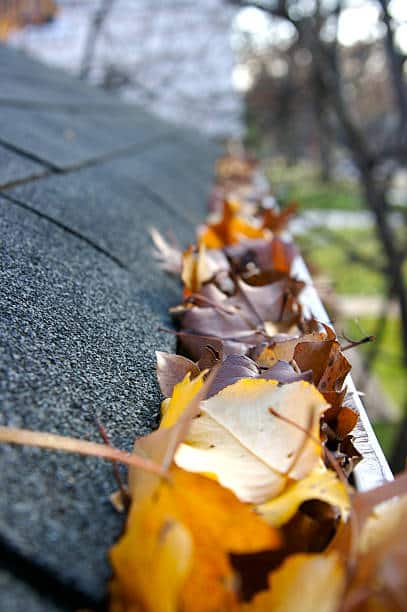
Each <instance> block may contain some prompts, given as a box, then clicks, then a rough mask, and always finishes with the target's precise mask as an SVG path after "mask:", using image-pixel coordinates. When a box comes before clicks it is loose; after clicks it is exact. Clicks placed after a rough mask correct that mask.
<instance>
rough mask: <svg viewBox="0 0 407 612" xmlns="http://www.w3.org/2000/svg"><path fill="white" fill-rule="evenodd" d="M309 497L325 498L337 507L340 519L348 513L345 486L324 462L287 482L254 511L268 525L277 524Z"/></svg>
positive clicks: (280, 523) (294, 511) (284, 520)
mask: <svg viewBox="0 0 407 612" xmlns="http://www.w3.org/2000/svg"><path fill="white" fill-rule="evenodd" d="M311 499H318V500H321V501H324V502H326V503H328V504H330V505H331V506H335V507H337V508H339V510H340V513H341V517H342V520H346V519H347V518H348V516H349V509H350V499H349V494H348V491H347V488H346V486H345V485H344V484H343V483H342V482H341V481H340V480H339V479H338V477H337V475H336V474H335V472H332V471H331V470H327V469H326V468H325V467H324V466H323V465H321V466H318V467H317V468H315V469H314V470H313V471H312V472H311V473H310V474H309V475H308V476H306V477H305V478H303V479H302V480H300V481H299V482H295V483H293V484H291V485H289V486H288V487H287V488H286V489H285V490H284V492H283V493H282V494H281V495H279V496H278V497H276V498H275V499H273V500H272V501H270V502H266V503H265V504H261V505H260V506H257V511H258V512H259V513H260V514H261V515H262V516H263V517H264V518H265V519H266V521H267V522H269V523H270V525H273V526H274V527H280V526H281V525H283V524H284V523H286V522H287V521H288V520H289V519H290V518H291V517H292V516H294V514H295V513H296V512H297V510H298V508H299V507H300V505H301V504H302V503H303V502H305V501H307V500H311Z"/></svg>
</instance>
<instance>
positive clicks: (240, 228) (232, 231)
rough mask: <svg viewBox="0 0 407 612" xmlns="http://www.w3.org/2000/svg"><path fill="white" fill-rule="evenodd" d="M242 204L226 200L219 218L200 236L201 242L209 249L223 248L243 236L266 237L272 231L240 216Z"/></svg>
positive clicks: (206, 227)
mask: <svg viewBox="0 0 407 612" xmlns="http://www.w3.org/2000/svg"><path fill="white" fill-rule="evenodd" d="M239 209H240V206H239V204H238V203H236V202H232V201H229V200H226V201H225V202H224V205H223V213H222V216H221V217H220V218H219V220H218V221H217V222H216V221H215V222H213V223H209V224H208V225H207V226H205V228H204V230H203V232H202V233H201V235H200V237H199V243H200V244H204V245H205V246H206V247H208V248H209V249H221V248H223V247H224V246H227V245H230V244H236V243H237V242H239V240H241V238H252V239H254V238H264V237H266V236H269V235H270V233H269V232H268V231H267V230H264V228H262V227H261V226H259V225H258V224H257V225H256V224H255V223H254V222H250V221H247V220H246V219H244V218H243V217H241V216H238V211H239Z"/></svg>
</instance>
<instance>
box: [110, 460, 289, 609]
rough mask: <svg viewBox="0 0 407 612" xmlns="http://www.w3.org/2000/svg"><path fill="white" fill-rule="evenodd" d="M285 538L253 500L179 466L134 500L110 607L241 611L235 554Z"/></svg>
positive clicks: (116, 561)
mask: <svg viewBox="0 0 407 612" xmlns="http://www.w3.org/2000/svg"><path fill="white" fill-rule="evenodd" d="M279 543H280V541H279V537H278V533H277V532H276V531H275V530H274V529H272V528H270V527H269V526H268V525H267V524H266V523H265V522H264V521H263V520H262V519H261V518H260V517H259V516H257V515H256V514H255V512H254V511H253V509H252V507H251V506H249V505H247V504H243V503H242V502H240V501H239V500H238V499H237V498H236V497H235V496H234V495H233V493H231V492H230V491H228V490H226V489H223V488H222V487H221V486H220V485H219V484H218V483H216V482H214V481H212V480H209V479H207V478H205V477H203V476H200V475H197V474H192V473H190V472H186V471H183V470H180V469H179V468H176V467H174V468H173V469H172V471H171V481H170V482H165V481H163V482H162V483H161V484H160V485H159V487H158V488H157V489H156V490H155V492H154V493H153V494H152V495H151V496H149V497H148V498H146V499H144V500H142V501H141V502H140V504H133V506H132V509H131V511H130V515H129V519H128V523H127V530H126V532H125V534H124V536H123V537H122V539H121V540H120V541H119V542H118V544H116V545H115V546H114V547H113V549H112V551H111V561H112V565H113V568H114V572H115V577H114V579H113V582H112V584H111V596H112V606H111V610H112V611H116V610H117V611H119V610H120V611H121V612H135V611H136V610H137V611H146V612H176V611H177V610H179V609H182V610H183V611H184V612H200V611H201V610H202V611H204V610H237V609H238V592H237V585H238V581H237V576H236V575H235V572H234V570H233V568H232V566H231V564H230V561H229V553H235V554H240V553H250V552H259V551H264V550H269V549H272V548H276V547H278V546H279ZM120 606H121V607H120Z"/></svg>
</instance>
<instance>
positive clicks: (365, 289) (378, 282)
mask: <svg viewBox="0 0 407 612" xmlns="http://www.w3.org/2000/svg"><path fill="white" fill-rule="evenodd" d="M335 235H337V236H338V237H339V239H340V240H339V242H337V241H336V239H335ZM343 238H346V240H347V241H348V242H349V244H350V245H351V247H352V249H354V250H355V251H357V252H358V253H360V254H361V255H362V256H363V257H368V258H373V259H374V261H375V263H377V264H380V263H382V257H381V255H380V246H379V244H378V242H377V240H376V238H375V236H374V234H373V231H371V230H363V229H361V230H358V229H352V230H350V229H347V230H346V232H345V231H341V232H332V233H330V234H325V233H324V232H323V231H321V230H319V229H317V228H316V229H313V230H311V231H309V232H307V233H306V234H303V235H300V236H298V237H297V242H298V244H299V246H300V249H301V252H302V253H303V255H304V257H305V259H306V261H307V263H308V265H309V266H310V268H311V271H312V272H313V273H314V274H315V273H316V274H317V273H323V274H324V275H326V276H328V277H329V278H330V280H331V281H332V286H333V289H334V290H335V292H336V293H337V294H339V295H382V294H383V291H384V289H385V279H384V277H383V275H382V274H380V273H379V272H376V271H375V270H371V269H368V268H367V267H366V266H365V265H364V264H362V263H358V262H355V261H352V259H350V258H349V256H347V254H346V251H345V248H344V245H343V244H342V240H343Z"/></svg>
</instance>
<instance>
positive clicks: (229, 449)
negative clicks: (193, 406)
mask: <svg viewBox="0 0 407 612" xmlns="http://www.w3.org/2000/svg"><path fill="white" fill-rule="evenodd" d="M327 406H328V404H327V403H326V402H325V400H324V398H323V397H322V395H321V394H320V393H319V392H318V391H317V390H316V388H315V387H313V386H312V385H310V384H308V383H306V382H303V381H301V382H295V383H291V384H288V385H284V386H282V387H279V386H278V384H277V382H276V381H267V380H256V379H241V380H239V381H238V382H236V383H235V384H233V385H230V386H229V387H226V388H225V389H223V390H222V391H220V392H219V393H218V394H216V395H215V396H213V397H211V398H210V399H208V400H206V401H204V402H201V416H200V417H199V418H197V419H194V420H193V421H192V423H191V425H190V429H189V433H188V435H187V438H186V443H184V444H181V445H180V446H179V448H178V451H177V453H176V455H175V462H176V463H177V465H179V466H180V467H182V468H184V469H186V470H189V471H193V472H200V473H209V474H214V475H216V477H217V478H218V480H219V482H220V483H221V484H222V485H223V486H225V487H228V488H230V489H232V491H234V493H235V494H236V495H237V496H238V497H239V499H241V500H242V501H247V502H252V503H262V502H265V501H267V500H269V499H270V498H272V497H274V496H276V495H278V494H279V493H281V491H282V490H283V489H284V487H285V485H286V483H287V480H288V478H291V479H295V480H300V479H301V478H304V477H305V476H307V474H309V472H310V471H311V470H312V469H313V468H314V467H315V465H316V464H317V463H318V460H319V457H320V454H321V448H320V444H318V440H319V419H320V415H321V413H322V412H323V411H324V410H325V409H326V408H327ZM270 409H272V410H273V412H270ZM277 414H278V415H279V416H276V415H277ZM286 419H289V420H290V421H291V422H287V420H286Z"/></svg>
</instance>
